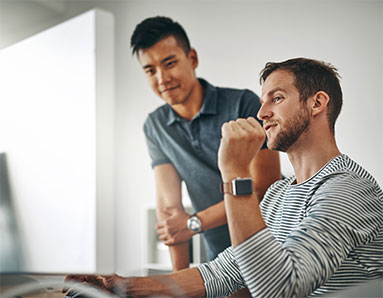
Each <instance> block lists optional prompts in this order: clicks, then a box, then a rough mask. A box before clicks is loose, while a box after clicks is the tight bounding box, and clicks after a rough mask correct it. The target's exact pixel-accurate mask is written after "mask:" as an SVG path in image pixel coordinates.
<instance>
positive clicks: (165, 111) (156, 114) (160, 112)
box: [145, 104, 170, 123]
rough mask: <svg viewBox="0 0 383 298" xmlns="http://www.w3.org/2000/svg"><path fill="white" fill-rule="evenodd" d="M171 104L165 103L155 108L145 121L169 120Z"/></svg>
mask: <svg viewBox="0 0 383 298" xmlns="http://www.w3.org/2000/svg"><path fill="white" fill-rule="evenodd" d="M169 109H170V107H169V105H168V104H163V105H161V106H159V107H157V108H156V109H154V110H153V111H152V112H150V113H149V114H148V116H147V117H146V120H145V123H148V122H151V121H153V120H154V121H161V120H163V121H167V119H168V118H169Z"/></svg>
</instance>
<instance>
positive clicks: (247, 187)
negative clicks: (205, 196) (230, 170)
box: [220, 178, 254, 197]
mask: <svg viewBox="0 0 383 298" xmlns="http://www.w3.org/2000/svg"><path fill="white" fill-rule="evenodd" d="M220 188H221V189H220V190H221V193H223V194H225V193H228V194H231V195H233V196H234V197H240V196H249V195H251V194H253V192H254V191H253V180H252V179H251V178H235V179H233V180H231V181H229V182H225V183H221V187H220Z"/></svg>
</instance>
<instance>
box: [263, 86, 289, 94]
mask: <svg viewBox="0 0 383 298" xmlns="http://www.w3.org/2000/svg"><path fill="white" fill-rule="evenodd" d="M277 91H282V92H286V89H283V88H282V87H275V88H274V89H271V90H270V91H269V92H267V95H268V96H270V95H271V94H274V93H275V92H277Z"/></svg>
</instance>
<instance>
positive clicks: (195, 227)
mask: <svg viewBox="0 0 383 298" xmlns="http://www.w3.org/2000/svg"><path fill="white" fill-rule="evenodd" d="M186 226H187V228H188V229H189V230H191V231H192V232H194V233H196V234H197V233H200V232H202V223H201V220H200V219H199V218H198V216H197V213H194V214H193V215H191V216H190V217H189V219H188V221H187V223H186Z"/></svg>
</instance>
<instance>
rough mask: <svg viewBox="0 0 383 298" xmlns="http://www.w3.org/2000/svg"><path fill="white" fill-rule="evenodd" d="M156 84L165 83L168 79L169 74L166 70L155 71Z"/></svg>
mask: <svg viewBox="0 0 383 298" xmlns="http://www.w3.org/2000/svg"><path fill="white" fill-rule="evenodd" d="M157 81H158V84H160V85H161V84H166V83H167V82H169V81H170V75H169V73H168V72H167V71H166V70H160V71H158V72H157Z"/></svg>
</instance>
